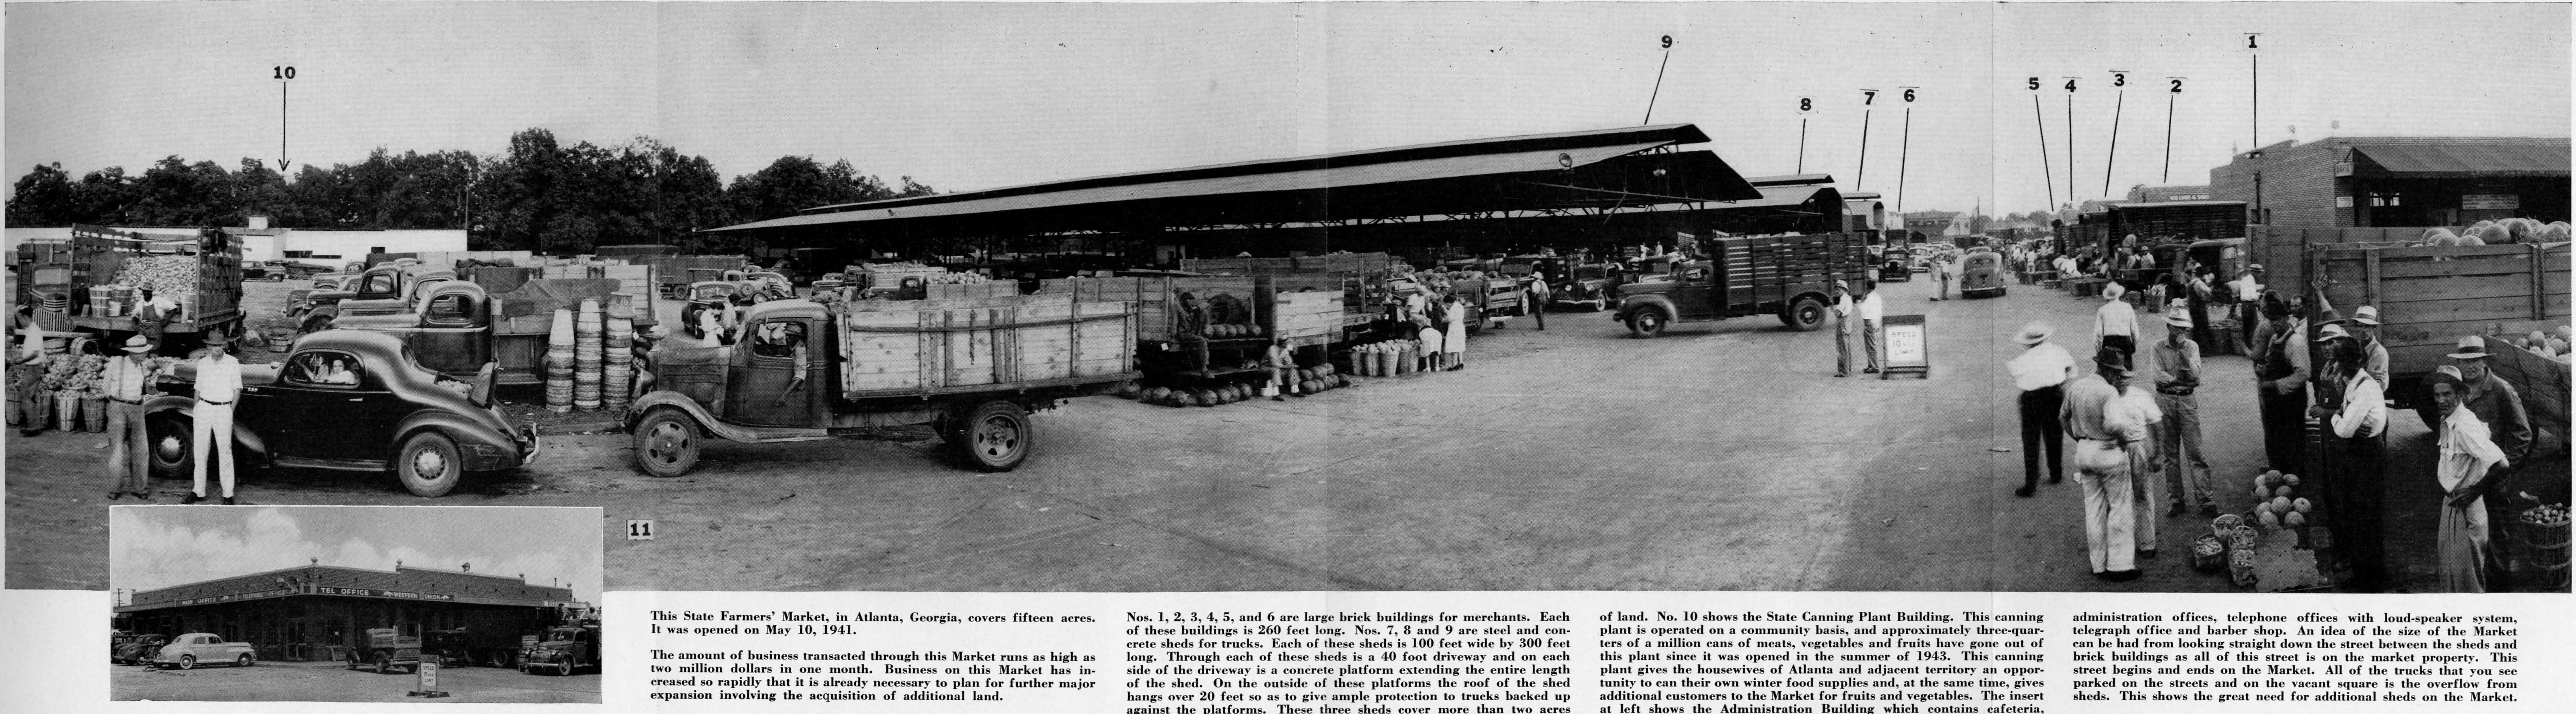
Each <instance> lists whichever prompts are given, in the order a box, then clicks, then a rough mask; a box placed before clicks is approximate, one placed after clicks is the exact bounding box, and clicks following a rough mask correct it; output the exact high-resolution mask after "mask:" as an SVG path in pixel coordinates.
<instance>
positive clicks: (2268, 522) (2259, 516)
mask: <svg viewBox="0 0 2576 714" xmlns="http://www.w3.org/2000/svg"><path fill="white" fill-rule="evenodd" d="M2254 520H2256V521H2259V522H2261V523H2262V524H2263V527H2265V528H2279V527H2281V517H2280V516H2279V515H2276V514H2274V513H2272V512H2271V511H2268V510H2266V511H2256V512H2255V514H2254Z"/></svg>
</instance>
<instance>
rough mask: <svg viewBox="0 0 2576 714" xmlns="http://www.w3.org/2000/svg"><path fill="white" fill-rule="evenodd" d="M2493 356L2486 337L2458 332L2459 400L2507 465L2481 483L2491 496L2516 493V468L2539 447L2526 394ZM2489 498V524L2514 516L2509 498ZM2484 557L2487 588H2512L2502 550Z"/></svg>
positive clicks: (2455, 358) (2454, 356) (2455, 354)
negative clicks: (2495, 365) (2463, 388)
mask: <svg viewBox="0 0 2576 714" xmlns="http://www.w3.org/2000/svg"><path fill="white" fill-rule="evenodd" d="M2492 357H2493V353H2491V352H2488V351H2487V341H2486V338H2484V337H2480V336H2477V335H2462V336H2460V344H2459V347H2458V349H2456V350H2454V351H2453V352H2452V353H2451V354H2450V358H2451V360H2452V364H2453V365H2456V366H2457V367H2458V368H2459V372H2460V381H2461V382H2462V383H2463V384H2465V385H2467V387H2468V392H2467V394H2466V395H2465V396H2463V397H2462V398H2461V400H2460V401H2461V402H2462V403H2463V404H2464V405H2465V406H2466V407H2467V408H2468V410H2469V413H2470V414H2472V415H2475V416H2476V417H2477V418H2478V421H2480V422H2483V423H2485V424H2486V425H2487V432H2488V436H2489V438H2490V439H2491V440H2493V441H2494V442H2495V445H2496V448H2497V449H2499V450H2501V451H2503V452H2504V458H2505V461H2504V464H2503V465H2499V466H2497V467H2495V470H2494V473H2492V474H2490V475H2489V476H2488V477H2487V479H2486V480H2485V481H2484V482H2482V483H2481V485H2482V486H2483V487H2484V489H2485V492H2486V493H2487V494H2490V495H2493V494H2504V493H2512V491H2511V490H2508V489H2509V488H2510V487H2509V486H2507V484H2508V483H2510V482H2511V481H2513V476H2514V472H2515V471H2517V470H2519V469H2518V467H2519V466H2521V465H2522V464H2523V463H2524V461H2525V460H2526V459H2529V458H2530V457H2531V451H2532V447H2533V446H2534V445H2535V444H2534V440H2533V438H2532V436H2533V434H2532V430H2531V414H2530V412H2527V411H2524V410H2523V407H2522V393H2521V392H2520V391H2518V390H2516V389H2514V386H2513V383H2511V382H2507V381H2505V380H2504V378H2503V377H2500V376H2497V375H2496V373H2495V370H2494V369H2491V368H2489V366H2488V364H2487V360H2488V359H2490V358H2492ZM2485 500H2486V505H2487V510H2488V513H2487V516H2488V518H2487V522H2489V523H2503V522H2506V521H2505V520H2504V519H2507V518H2511V517H2513V516H2514V514H2513V513H2512V512H2511V511H2512V510H2513V508H2512V505H2511V503H2510V500H2509V499H2505V498H2488V499H2485ZM2486 558H2487V568H2486V572H2487V589H2488V590H2489V591H2491V592H2492V591H2504V590H2508V589H2510V588H2512V586H2513V584H2512V582H2511V581H2510V580H2509V578H2510V576H2512V574H2513V573H2512V572H2511V571H2509V570H2507V569H2506V568H2505V565H2506V563H2505V562H2504V553H2503V549H2501V548H2494V549H2489V550H2488V551H2487V553H2486Z"/></svg>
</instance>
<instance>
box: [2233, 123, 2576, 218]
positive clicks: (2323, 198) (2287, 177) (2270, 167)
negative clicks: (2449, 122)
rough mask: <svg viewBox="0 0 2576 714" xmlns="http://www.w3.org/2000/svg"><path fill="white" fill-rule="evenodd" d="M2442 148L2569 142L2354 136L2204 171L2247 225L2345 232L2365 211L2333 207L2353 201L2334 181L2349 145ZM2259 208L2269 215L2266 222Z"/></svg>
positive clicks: (2364, 203) (2348, 156) (2345, 181)
mask: <svg viewBox="0 0 2576 714" xmlns="http://www.w3.org/2000/svg"><path fill="white" fill-rule="evenodd" d="M2356 144H2359V145H2365V146H2368V145H2380V146H2388V145H2412V146H2434V145H2443V144H2512V145H2524V146H2566V145H2568V140H2567V139H2564V138H2549V137H2452V136H2356V137H2334V138H2329V139H2323V140H2319V141H2314V142H2309V143H2306V144H2298V143H2296V142H2293V141H2283V142H2280V143H2276V144H2272V145H2269V146H2265V147H2263V148H2262V149H2261V151H2262V153H2263V158H2260V159H2248V158H2246V155H2245V154H2237V155H2236V157H2235V159H2234V160H2233V161H2230V162H2228V164H2227V165H2225V166H2219V167H2215V168H2212V169H2210V170H2209V187H2210V193H2212V194H2213V195H2212V196H2210V198H2212V199H2216V200H2222V201H2244V202H2245V204H2246V206H2248V207H2249V208H2253V209H2256V215H2253V216H2250V217H2249V218H2248V221H2249V222H2252V223H2268V224H2270V225H2273V226H2278V227H2284V228H2350V227H2355V226H2362V225H2367V224H2368V221H2367V219H2366V218H2362V217H2360V216H2359V215H2358V214H2359V213H2361V212H2366V211H2367V210H2368V200H2367V199H2366V198H2354V200H2353V204H2354V205H2353V206H2348V207H2343V208H2337V207H2336V206H2335V199H2336V198H2337V197H2353V196H2354V183H2353V180H2352V179H2350V178H2337V177H2336V176H2335V175H2334V174H2335V165H2336V164H2340V163H2347V162H2350V161H2352V147H2353V145H2356ZM2258 171H2259V172H2260V173H2261V176H2262V200H2260V201H2257V200H2255V186H2254V183H2255V182H2254V177H2255V175H2256V173H2257V172H2258ZM2262 209H2268V210H2269V211H2270V217H2269V219H2268V220H2267V219H2266V218H2265V217H2264V216H2263V215H2261V210H2262Z"/></svg>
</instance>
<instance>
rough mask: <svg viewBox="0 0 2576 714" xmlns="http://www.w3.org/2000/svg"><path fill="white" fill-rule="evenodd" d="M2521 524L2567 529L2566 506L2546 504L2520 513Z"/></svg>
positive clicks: (2562, 504)
mask: <svg viewBox="0 0 2576 714" xmlns="http://www.w3.org/2000/svg"><path fill="white" fill-rule="evenodd" d="M2522 522H2524V523H2529V524H2531V525H2535V526H2545V527H2551V528H2565V527H2567V504H2564V503H2547V504H2541V505H2538V506H2533V507H2530V508H2527V509H2523V511H2522Z"/></svg>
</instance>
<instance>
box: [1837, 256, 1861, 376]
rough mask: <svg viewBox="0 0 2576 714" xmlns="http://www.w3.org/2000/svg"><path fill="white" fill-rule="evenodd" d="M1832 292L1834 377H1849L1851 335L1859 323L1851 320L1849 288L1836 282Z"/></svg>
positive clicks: (1851, 309) (1852, 311)
mask: <svg viewBox="0 0 2576 714" xmlns="http://www.w3.org/2000/svg"><path fill="white" fill-rule="evenodd" d="M1833 292H1834V296H1833V299H1834V376H1836V377H1849V376H1851V369H1852V363H1851V341H1852V333H1853V332H1855V331H1857V330H1859V329H1860V321H1859V320H1856V319H1853V317H1852V315H1853V313H1854V312H1855V310H1856V308H1854V307H1853V306H1852V296H1851V286H1850V285H1847V284H1845V283H1843V281H1840V280H1836V281H1834V288H1833Z"/></svg>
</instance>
